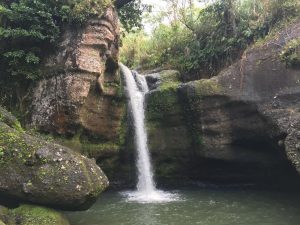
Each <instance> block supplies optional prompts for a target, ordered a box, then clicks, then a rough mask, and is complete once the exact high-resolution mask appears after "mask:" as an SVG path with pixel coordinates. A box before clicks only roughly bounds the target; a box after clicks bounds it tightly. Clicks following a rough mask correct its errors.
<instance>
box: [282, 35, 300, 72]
mask: <svg viewBox="0 0 300 225" xmlns="http://www.w3.org/2000/svg"><path fill="white" fill-rule="evenodd" d="M279 57H280V60H281V61H282V62H284V63H285V64H286V65H287V66H288V67H300V38H295V39H292V40H291V41H289V42H288V43H286V45H285V46H284V48H283V50H282V51H281V53H280V55H279Z"/></svg>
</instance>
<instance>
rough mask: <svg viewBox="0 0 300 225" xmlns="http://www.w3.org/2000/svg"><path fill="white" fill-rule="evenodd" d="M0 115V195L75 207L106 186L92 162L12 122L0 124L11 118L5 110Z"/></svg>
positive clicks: (102, 175) (106, 181) (81, 204)
mask: <svg viewBox="0 0 300 225" xmlns="http://www.w3.org/2000/svg"><path fill="white" fill-rule="evenodd" d="M1 112H5V110H4V109H1ZM0 118H2V119H1V120H0V194H4V195H10V196H13V197H15V198H18V199H23V200H28V201H31V202H34V203H39V204H47V205H54V206H59V207H63V208H70V209H79V208H85V207H87V206H89V205H90V204H91V203H93V202H94V201H95V200H96V199H97V197H98V196H99V194H100V193H101V192H102V191H103V190H104V189H105V188H106V187H107V186H108V180H107V178H106V176H105V174H104V173H103V172H102V170H101V169H100V168H99V167H98V166H97V165H96V163H95V161H93V160H91V159H88V158H86V157H84V156H82V155H80V154H79V153H76V152H74V151H72V150H71V149H69V148H66V147H63V146H61V145H58V144H54V143H53V142H51V141H45V140H43V139H41V138H38V137H34V136H31V135H28V134H26V132H24V131H23V130H21V129H16V128H15V127H16V125H15V124H16V123H8V124H6V123H4V121H8V120H9V121H15V119H13V120H12V118H13V117H12V116H11V115H10V114H9V113H8V112H5V113H1V117H0ZM2 121H3V122H2ZM17 128H19V126H18V125H17Z"/></svg>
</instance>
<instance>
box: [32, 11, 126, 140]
mask: <svg viewBox="0 0 300 225" xmlns="http://www.w3.org/2000/svg"><path fill="white" fill-rule="evenodd" d="M118 45H119V25H118V17H117V14H116V12H115V10H114V9H113V8H109V9H108V10H107V11H106V12H105V14H104V15H103V16H102V17H101V18H99V19H97V18H95V19H90V20H89V21H88V23H87V24H86V25H85V26H84V27H83V28H77V29H75V28H74V27H72V28H69V29H67V30H66V32H65V34H64V36H63V38H62V42H61V43H60V48H59V49H58V50H57V54H53V55H52V56H51V57H49V58H48V59H47V61H46V62H45V67H44V72H45V73H46V75H47V77H48V78H47V79H44V80H42V81H40V82H39V83H38V84H37V87H36V88H35V90H34V95H33V101H32V110H31V112H32V114H31V125H32V126H35V127H37V128H38V129H40V130H42V131H46V132H50V133H54V134H61V135H65V136H73V135H75V134H76V133H78V131H81V132H82V133H84V134H85V135H86V136H89V135H90V134H91V136H97V137H98V138H101V139H102V140H104V141H116V140H118V138H119V135H118V134H119V130H120V126H121V119H122V116H123V112H124V104H123V99H122V87H121V79H120V76H119V73H118V70H117V69H118Z"/></svg>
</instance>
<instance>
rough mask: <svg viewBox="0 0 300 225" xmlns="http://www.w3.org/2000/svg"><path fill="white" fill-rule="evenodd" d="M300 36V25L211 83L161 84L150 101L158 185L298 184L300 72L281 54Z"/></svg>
mask: <svg viewBox="0 0 300 225" xmlns="http://www.w3.org/2000/svg"><path fill="white" fill-rule="evenodd" d="M299 36H300V23H295V24H294V25H293V26H291V27H290V28H288V29H286V30H284V31H282V32H281V33H279V34H278V35H276V37H274V38H271V37H268V38H267V39H266V40H265V41H264V42H261V43H257V44H256V45H254V46H253V47H251V48H249V49H248V50H247V51H245V53H244V55H243V57H242V58H241V60H239V61H238V62H236V63H235V64H233V65H232V66H230V67H229V68H227V69H225V70H224V71H222V72H221V73H220V74H219V75H218V76H216V77H214V78H212V79H209V80H199V81H193V82H189V83H186V84H181V85H179V86H178V84H175V85H169V86H168V85H167V84H164V83H162V85H160V87H159V88H157V89H155V90H153V91H151V92H150V93H149V95H148V98H147V99H148V100H147V105H148V106H147V120H148V130H149V144H150V149H151V152H152V154H153V158H154V163H155V166H154V168H157V171H156V174H157V176H158V178H161V179H164V180H166V179H169V180H173V181H174V180H175V182H176V180H180V182H181V183H183V182H184V181H185V180H192V181H195V180H209V181H218V182H220V181H221V182H250V183H251V182H263V183H266V182H267V183H272V184H278V183H280V182H283V183H286V182H287V181H289V180H296V179H298V177H299V176H298V175H297V173H296V170H295V168H297V170H298V171H299V172H300V169H299V167H300V164H299V160H300V158H299V157H300V153H299V140H300V139H299V132H300V126H299V122H300V115H299V106H300V105H299V102H300V80H299V78H300V70H297V69H295V68H288V67H286V65H285V64H284V63H283V62H281V61H280V57H279V54H280V52H281V50H282V48H284V46H285V44H286V43H288V42H289V41H290V40H291V39H293V38H297V37H299ZM152 78H153V76H152V77H151V78H150V82H151V81H153V80H154V78H155V79H156V80H157V81H160V79H158V78H157V76H156V77H154V78H153V79H152ZM151 79H152V80H151ZM148 81H149V79H148ZM154 81H155V80H154ZM151 85H152V86H154V87H155V85H156V84H155V82H154V83H153V82H152V83H151Z"/></svg>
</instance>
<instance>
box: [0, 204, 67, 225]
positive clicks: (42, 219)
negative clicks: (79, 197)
mask: <svg viewBox="0 0 300 225" xmlns="http://www.w3.org/2000/svg"><path fill="white" fill-rule="evenodd" d="M0 207H1V206H0ZM0 211H1V212H2V213H0V219H1V220H2V224H1V220H0V224H1V225H3V224H4V225H69V222H68V220H67V219H66V218H65V217H64V216H63V215H62V214H61V213H59V212H57V211H55V210H53V209H49V208H46V207H41V206H34V205H21V206H19V207H18V208H15V209H7V208H4V207H1V208H0Z"/></svg>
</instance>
